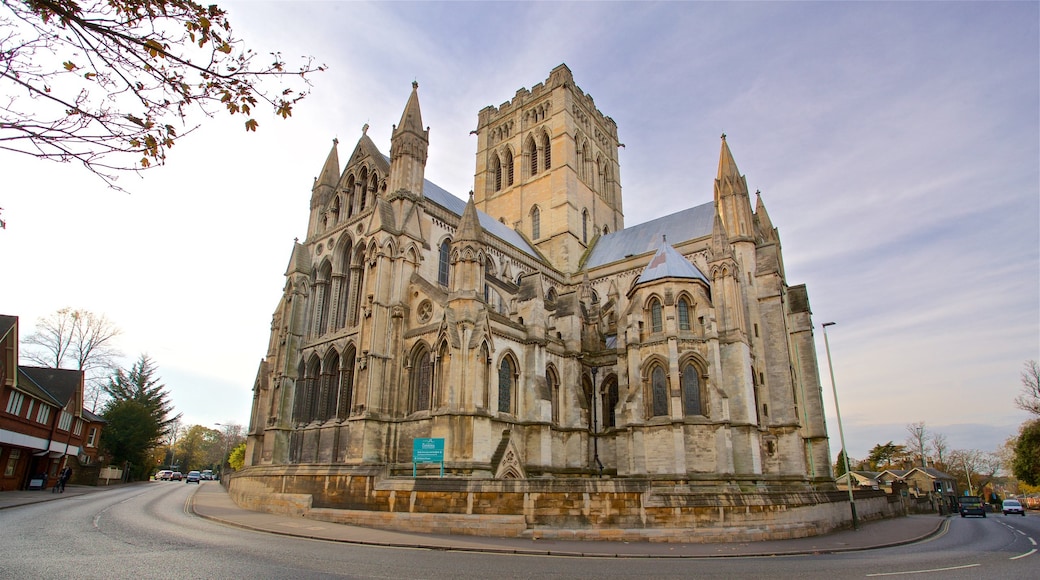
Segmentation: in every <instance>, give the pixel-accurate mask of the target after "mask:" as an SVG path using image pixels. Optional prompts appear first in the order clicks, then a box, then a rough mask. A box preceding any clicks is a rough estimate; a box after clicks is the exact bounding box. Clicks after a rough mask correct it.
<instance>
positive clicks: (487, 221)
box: [423, 179, 541, 260]
mask: <svg viewBox="0 0 1040 580" xmlns="http://www.w3.org/2000/svg"><path fill="white" fill-rule="evenodd" d="M423 195H424V196H426V199H429V200H430V201H432V202H434V203H436V204H437V205H439V206H441V207H443V208H444V209H446V210H448V211H450V212H451V213H453V214H455V215H457V216H459V217H462V212H463V211H465V210H466V202H464V201H462V200H461V199H459V198H457V197H455V196H454V195H452V194H450V193H448V192H447V191H445V190H444V189H443V188H441V187H440V186H439V185H437V184H435V183H433V182H432V181H430V180H428V179H426V180H423ZM477 220H478V221H480V227H482V228H484V231H485V232H487V233H489V234H491V235H493V236H495V237H496V238H498V239H500V240H502V241H504V242H506V243H508V244H510V245H512V246H514V247H516V248H517V249H518V250H520V251H522V252H524V253H525V254H527V255H529V256H532V257H535V258H538V259H539V260H540V259H541V258H539V257H538V253H537V252H535V251H534V249H533V248H532V247H531V246H530V244H528V243H527V240H525V239H524V238H523V236H521V235H520V234H518V233H516V230H514V229H513V228H511V227H509V226H507V225H505V224H504V223H502V222H500V221H498V220H496V219H495V218H493V217H491V216H489V215H488V214H486V213H484V212H482V211H480V210H479V209H478V210H477Z"/></svg>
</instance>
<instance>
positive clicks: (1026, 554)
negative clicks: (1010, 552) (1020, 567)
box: [1008, 548, 1036, 560]
mask: <svg viewBox="0 0 1040 580" xmlns="http://www.w3.org/2000/svg"><path fill="white" fill-rule="evenodd" d="M1035 553H1036V548H1033V549H1032V550H1029V551H1028V552H1026V553H1025V554H1019V555H1017V556H1012V557H1010V558H1008V560H1018V559H1019V558H1025V557H1026V556H1032V555H1033V554H1035Z"/></svg>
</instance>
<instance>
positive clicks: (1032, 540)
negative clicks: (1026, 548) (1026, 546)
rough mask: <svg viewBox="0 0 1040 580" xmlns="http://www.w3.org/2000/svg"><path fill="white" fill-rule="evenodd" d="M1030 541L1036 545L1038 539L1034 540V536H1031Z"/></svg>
mask: <svg viewBox="0 0 1040 580" xmlns="http://www.w3.org/2000/svg"><path fill="white" fill-rule="evenodd" d="M1029 542H1030V543H1031V544H1033V545H1034V546H1035V545H1036V540H1034V539H1033V538H1029Z"/></svg>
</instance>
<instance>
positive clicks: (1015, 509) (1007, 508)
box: [1000, 499, 1026, 516]
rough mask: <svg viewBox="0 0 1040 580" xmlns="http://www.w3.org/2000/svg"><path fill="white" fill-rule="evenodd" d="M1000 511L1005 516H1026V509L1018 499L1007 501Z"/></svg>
mask: <svg viewBox="0 0 1040 580" xmlns="http://www.w3.org/2000/svg"><path fill="white" fill-rule="evenodd" d="M1000 509H1001V510H1002V511H1003V512H1004V515H1008V514H1019V515H1022V516H1024V515H1026V509H1025V508H1024V507H1022V503H1021V502H1020V501H1018V500H1017V499H1006V500H1004V503H1003V504H1002V505H1001V506H1000Z"/></svg>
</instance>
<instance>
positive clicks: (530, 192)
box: [474, 64, 625, 273]
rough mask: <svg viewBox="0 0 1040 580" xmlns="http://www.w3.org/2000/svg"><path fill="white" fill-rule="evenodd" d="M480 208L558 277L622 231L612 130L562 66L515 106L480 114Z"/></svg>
mask: <svg viewBox="0 0 1040 580" xmlns="http://www.w3.org/2000/svg"><path fill="white" fill-rule="evenodd" d="M475 133H476V134H477V168H476V175H475V177H474V202H475V203H476V206H477V208H479V209H480V210H482V211H484V212H485V213H487V214H489V215H491V216H492V217H494V218H496V219H498V220H499V221H501V222H502V223H504V224H506V225H508V226H510V227H512V228H513V229H515V230H516V231H518V232H520V233H521V234H522V235H523V236H524V237H525V238H527V239H528V240H529V241H530V242H531V245H532V246H534V247H535V248H536V249H537V250H538V251H539V252H541V254H542V255H544V256H545V257H546V258H547V259H548V260H549V262H550V263H551V264H552V265H553V267H555V268H556V269H558V270H560V271H562V272H565V273H573V272H575V271H577V269H578V265H579V263H580V262H581V258H582V256H583V255H584V253H585V250H586V248H588V247H589V246H590V245H592V242H593V240H594V239H595V238H596V237H597V236H598V235H602V234H604V233H609V232H615V231H618V230H620V229H622V228H623V227H625V221H624V212H623V211H622V207H621V177H620V168H619V165H618V155H617V151H618V146H619V143H618V136H617V125H616V124H615V123H614V120H613V119H611V118H610V117H607V116H605V115H603V113H601V112H600V111H599V110H598V109H597V108H596V104H595V103H594V102H593V100H592V97H591V96H589V95H587V94H585V93H584V92H582V90H581V89H580V88H579V87H578V86H576V85H575V84H574V77H573V76H572V75H571V71H570V69H569V68H567V65H563V64H561V65H560V66H558V67H556V68H555V69H553V71H552V72H551V73H550V74H549V78H548V80H546V81H545V83H539V84H537V85H535V86H534V87H533V88H532V89H531V90H527V89H524V88H522V89H520V90H518V91H517V92H516V95H515V96H514V97H513V100H512V101H509V102H506V103H502V104H501V105H500V106H499V107H497V108H496V107H492V106H488V107H485V108H484V109H483V110H481V111H480V113H479V116H478V121H477V129H476V131H475Z"/></svg>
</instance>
